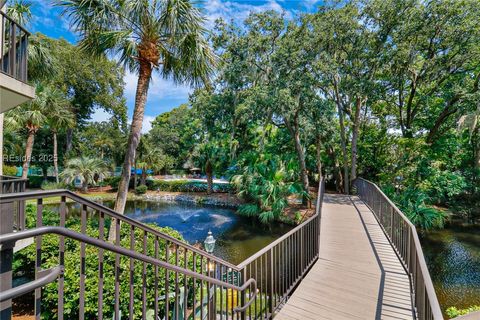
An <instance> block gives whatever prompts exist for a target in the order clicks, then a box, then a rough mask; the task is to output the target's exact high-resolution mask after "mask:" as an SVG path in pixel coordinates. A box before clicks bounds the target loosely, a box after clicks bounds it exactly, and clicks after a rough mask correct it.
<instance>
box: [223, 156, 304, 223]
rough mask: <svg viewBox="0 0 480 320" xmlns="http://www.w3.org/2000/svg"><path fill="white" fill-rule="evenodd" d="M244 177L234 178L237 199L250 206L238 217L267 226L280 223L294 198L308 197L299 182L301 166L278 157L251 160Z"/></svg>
mask: <svg viewBox="0 0 480 320" xmlns="http://www.w3.org/2000/svg"><path fill="white" fill-rule="evenodd" d="M247 161H248V162H247V164H246V165H245V167H244V168H243V170H242V172H241V174H238V175H235V176H233V178H232V182H233V185H234V186H235V188H236V190H237V195H238V196H239V197H241V198H243V199H244V200H246V201H247V202H248V203H247V204H244V205H241V206H240V208H239V209H238V213H240V214H243V215H246V216H255V217H258V218H259V219H260V221H262V222H263V223H267V222H270V221H272V220H275V219H279V218H280V217H281V216H282V214H283V211H284V210H285V208H286V207H287V205H288V200H287V198H288V197H289V196H290V195H297V196H302V197H308V194H307V193H306V192H304V191H303V188H302V185H301V184H300V183H297V182H295V173H296V172H297V169H298V168H297V166H296V164H295V163H293V162H284V161H282V160H281V159H280V158H279V157H277V156H268V157H266V156H265V157H264V156H261V157H258V158H254V159H248V160H247Z"/></svg>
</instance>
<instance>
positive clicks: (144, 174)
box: [140, 168, 147, 186]
mask: <svg viewBox="0 0 480 320" xmlns="http://www.w3.org/2000/svg"><path fill="white" fill-rule="evenodd" d="M140 184H141V185H144V186H145V185H147V169H145V168H143V169H142V176H141V178H140Z"/></svg>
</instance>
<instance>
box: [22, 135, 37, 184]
mask: <svg viewBox="0 0 480 320" xmlns="http://www.w3.org/2000/svg"><path fill="white" fill-rule="evenodd" d="M34 141H35V130H34V129H29V130H28V137H27V145H26V146H25V159H24V161H23V166H22V179H26V178H27V176H28V168H29V167H30V160H31V158H32V151H33V143H34Z"/></svg>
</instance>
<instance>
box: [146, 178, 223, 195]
mask: <svg viewBox="0 0 480 320" xmlns="http://www.w3.org/2000/svg"><path fill="white" fill-rule="evenodd" d="M147 186H148V189H149V190H155V191H157V190H158V191H169V192H207V183H206V182H202V181H189V180H149V181H147ZM230 190H231V187H230V185H229V184H228V183H214V184H213V192H218V193H226V192H230Z"/></svg>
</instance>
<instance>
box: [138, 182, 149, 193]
mask: <svg viewBox="0 0 480 320" xmlns="http://www.w3.org/2000/svg"><path fill="white" fill-rule="evenodd" d="M147 190H148V188H147V186H146V185H144V184H142V185H140V186H138V187H137V188H136V189H135V193H136V194H145V193H147Z"/></svg>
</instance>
